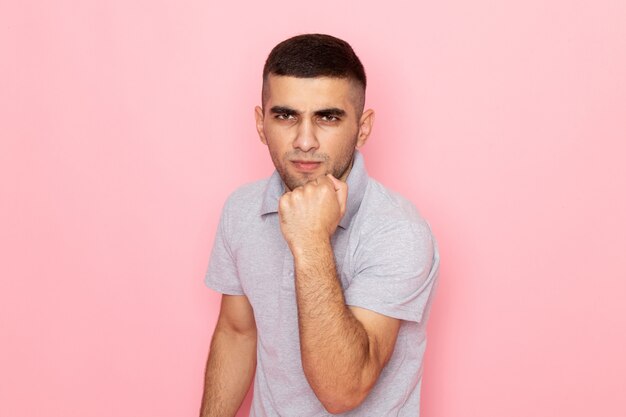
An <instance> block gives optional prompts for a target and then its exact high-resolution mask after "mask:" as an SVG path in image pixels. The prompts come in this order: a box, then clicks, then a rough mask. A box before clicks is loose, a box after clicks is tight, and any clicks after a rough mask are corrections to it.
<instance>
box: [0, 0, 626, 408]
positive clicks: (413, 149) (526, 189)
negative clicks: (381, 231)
mask: <svg viewBox="0 0 626 417" xmlns="http://www.w3.org/2000/svg"><path fill="white" fill-rule="evenodd" d="M409 3H411V2H394V1H384V2H370V1H361V2H358V3H356V2H355V3H354V4H344V3H340V2H329V1H325V0H319V1H316V2H308V3H307V2H301V3H297V2H296V3H294V2H255V3H250V4H245V5H244V4H229V3H228V2H220V4H219V5H218V4H217V2H212V1H173V0H172V1H156V2H155V1H147V0H143V1H141V0H132V1H128V0H124V1H122V0H111V1H105V2H102V1H95V0H91V1H84V0H83V1H79V0H76V1H69V0H59V1H55V2H33V1H29V0H25V1H22V0H20V1H12V2H8V1H7V2H2V3H1V4H0V60H1V61H0V138H1V147H0V199H1V203H0V210H1V211H0V231H1V232H0V233H1V234H0V259H1V261H0V276H1V279H0V338H1V342H0V416H2V417H5V416H6V417H25V416H43V415H45V416H59V417H74V416H81V417H84V416H90V417H100V416H115V417H126V416H128V417H137V416H157V417H158V416H163V417H165V416H192V415H196V414H197V409H198V406H199V402H200V396H201V389H202V376H203V375H202V374H203V367H204V362H205V359H206V353H207V350H208V345H209V341H210V337H211V333H212V329H213V326H214V324H215V321H216V313H217V310H218V307H219V296H218V295H217V294H215V293H213V292H212V291H210V290H208V289H206V288H205V287H204V285H203V282H202V279H203V275H204V271H205V269H206V265H207V261H208V258H209V254H210V250H211V245H212V242H213V233H214V230H215V226H216V224H217V221H218V215H219V212H220V209H221V207H222V204H223V202H224V199H225V198H226V197H227V195H228V194H229V193H230V192H231V191H232V190H234V189H235V188H236V187H237V186H238V185H240V184H242V183H244V182H248V181H251V180H254V179H257V178H261V177H264V176H267V175H269V174H270V173H271V170H272V165H271V162H270V160H269V156H268V155H267V153H266V149H265V148H264V147H263V146H262V145H261V143H260V142H259V141H258V138H257V136H256V134H255V131H254V123H253V107H254V105H256V104H257V103H258V102H259V98H260V97H259V95H260V88H261V77H260V73H261V69H262V65H263V61H264V59H265V57H266V55H267V53H268V52H269V50H270V49H271V47H272V46H273V45H274V44H276V43H277V42H279V41H281V40H283V39H284V38H286V37H288V36H291V35H294V34H298V33H305V32H327V33H331V34H335V35H337V36H339V37H343V38H345V39H346V40H348V41H349V42H350V43H351V44H352V45H353V46H354V48H355V50H356V51H357V53H358V54H359V56H360V57H361V59H362V60H363V62H364V64H365V67H366V69H367V73H368V76H369V82H370V89H369V94H368V100H367V101H368V106H369V107H372V108H374V109H376V110H377V120H376V126H375V131H374V134H373V137H372V138H371V139H370V143H368V145H366V146H365V148H364V154H365V157H366V161H367V164H368V168H369V171H370V174H371V175H372V176H374V177H375V178H377V179H379V180H380V181H381V182H383V183H384V184H386V185H387V186H389V187H390V188H392V189H395V190H397V191H400V192H401V193H403V194H404V195H406V196H407V197H409V198H410V199H411V200H412V201H414V202H415V203H416V205H417V206H418V207H419V208H420V210H421V211H422V213H423V214H424V216H425V217H426V218H427V219H428V220H429V221H430V223H431V225H432V226H433V229H434V231H435V233H436V236H437V238H438V240H439V242H440V246H441V256H442V269H441V277H440V278H441V281H440V286H439V291H438V294H437V299H436V303H435V306H434V309H433V312H432V315H431V321H430V323H429V331H430V339H429V349H428V351H427V356H426V360H425V375H424V387H423V406H422V411H423V416H425V417H465V416H476V417H501V416H507V417H517V416H519V417H521V416H534V417H548V416H570V417H577V416H603V417H623V416H624V415H626V395H625V392H626V382H625V381H626V354H625V352H626V303H625V302H623V299H624V298H625V295H626V262H625V257H626V256H625V255H626V220H625V213H626V192H625V191H624V190H625V189H626V168H625V164H624V156H625V155H626V81H625V80H626V78H625V74H626V24H625V23H624V22H626V3H625V2H624V1H621V0H614V1H610V0H600V1H595V2H571V1H564V0H561V1H558V0H552V1H545V0H531V1H523V2H522V1H519V2H498V1H486V0H478V1H472V2H467V1H460V0H457V1H454V0H443V1H437V2H413V3H412V5H409ZM240 414H241V415H243V413H240Z"/></svg>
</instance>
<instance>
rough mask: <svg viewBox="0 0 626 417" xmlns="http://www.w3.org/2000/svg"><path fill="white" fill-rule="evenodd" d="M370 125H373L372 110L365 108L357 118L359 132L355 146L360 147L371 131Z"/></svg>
mask: <svg viewBox="0 0 626 417" xmlns="http://www.w3.org/2000/svg"><path fill="white" fill-rule="evenodd" d="M372 126H374V110H372V109H367V110H365V111H364V112H363V114H362V115H361V119H360V120H359V133H358V136H357V140H356V147H357V148H361V146H363V145H365V142H367V138H369V136H370V133H371V132H372Z"/></svg>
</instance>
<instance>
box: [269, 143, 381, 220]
mask: <svg viewBox="0 0 626 417" xmlns="http://www.w3.org/2000/svg"><path fill="white" fill-rule="evenodd" d="M368 178H369V177H368V176H367V171H366V170H365V161H364V160H363V155H361V153H360V152H359V151H356V150H355V152H354V162H353V163H352V169H351V170H350V173H349V174H348V179H347V180H346V183H347V184H348V203H347V207H346V213H345V214H344V216H343V218H342V219H341V221H340V222H339V227H341V228H342V229H347V228H348V227H349V226H350V222H351V221H352V218H353V217H354V215H355V214H356V213H357V212H358V211H359V207H360V206H361V200H363V195H364V194H365V189H366V188H367V182H368ZM284 193H285V184H283V180H282V178H280V174H279V173H278V171H274V173H273V174H272V176H271V177H270V178H269V181H268V182H267V186H266V187H265V191H264V193H263V203H262V204H261V215H264V214H269V213H278V200H280V197H281V196H282V195H283V194H284Z"/></svg>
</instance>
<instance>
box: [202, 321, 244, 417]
mask: <svg viewBox="0 0 626 417" xmlns="http://www.w3.org/2000/svg"><path fill="white" fill-rule="evenodd" d="M255 368H256V334H255V335H244V334H240V333H237V332H233V331H223V330H221V329H220V328H219V327H218V328H216V329H215V333H214V335H213V340H212V342H211V351H210V353H209V359H208V361H207V366H206V373H205V382H204V394H203V396H202V405H201V409H200V417H227V416H234V415H235V414H236V413H237V410H238V409H239V407H240V405H241V402H242V401H243V399H244V397H245V396H246V393H247V392H248V389H249V388H250V383H251V382H252V378H253V376H254V371H255Z"/></svg>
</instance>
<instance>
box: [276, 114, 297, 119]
mask: <svg viewBox="0 0 626 417" xmlns="http://www.w3.org/2000/svg"><path fill="white" fill-rule="evenodd" d="M274 117H275V118H276V119H278V120H293V119H294V118H295V117H294V115H293V114H290V113H278V114H276V116H274Z"/></svg>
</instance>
